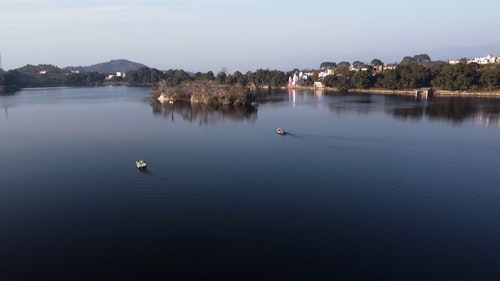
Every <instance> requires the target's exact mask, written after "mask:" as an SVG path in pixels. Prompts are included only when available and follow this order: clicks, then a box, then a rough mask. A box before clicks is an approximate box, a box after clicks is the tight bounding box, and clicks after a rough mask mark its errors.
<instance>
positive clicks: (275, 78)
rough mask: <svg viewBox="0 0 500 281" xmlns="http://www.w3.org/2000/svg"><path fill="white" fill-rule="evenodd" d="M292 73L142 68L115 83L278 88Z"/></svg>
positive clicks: (263, 70)
mask: <svg viewBox="0 0 500 281" xmlns="http://www.w3.org/2000/svg"><path fill="white" fill-rule="evenodd" d="M293 73H294V72H293V71H292V72H288V73H286V72H283V71H279V70H269V69H258V70H257V71H255V72H250V71H248V72H247V73H245V74H243V73H241V72H240V71H236V72H234V73H233V74H228V73H226V71H220V72H218V73H217V74H214V73H213V72H212V71H208V72H206V73H202V72H196V73H188V72H186V71H184V70H182V69H177V70H174V69H169V70H167V71H165V72H163V71H159V70H157V69H154V68H141V69H139V70H137V71H131V72H128V73H127V75H126V76H125V77H124V78H118V77H115V78H114V79H115V81H123V82H126V83H129V84H131V85H150V84H154V83H158V82H161V81H164V83H165V84H166V85H168V86H178V85H180V84H182V83H184V82H194V81H200V82H210V81H213V82H216V83H218V84H223V85H240V86H253V87H262V86H267V87H271V88H276V87H280V86H284V85H285V83H286V81H288V77H289V76H293Z"/></svg>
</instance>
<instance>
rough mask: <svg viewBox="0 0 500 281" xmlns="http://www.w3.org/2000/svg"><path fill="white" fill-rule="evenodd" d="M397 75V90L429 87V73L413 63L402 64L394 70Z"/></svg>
mask: <svg viewBox="0 0 500 281" xmlns="http://www.w3.org/2000/svg"><path fill="white" fill-rule="evenodd" d="M396 72H398V73H399V88H400V89H414V88H418V87H423V86H429V84H430V78H429V77H430V75H429V71H428V70H427V69H426V68H425V67H423V66H422V65H420V64H417V63H414V62H404V63H402V64H401V65H400V66H398V67H397V68H396Z"/></svg>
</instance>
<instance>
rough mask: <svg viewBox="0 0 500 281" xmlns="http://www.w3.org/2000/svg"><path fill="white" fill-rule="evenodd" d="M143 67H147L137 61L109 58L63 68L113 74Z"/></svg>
mask: <svg viewBox="0 0 500 281" xmlns="http://www.w3.org/2000/svg"><path fill="white" fill-rule="evenodd" d="M143 67H148V66H146V65H144V64H142V63H137V62H133V61H129V60H125V59H119V60H110V61H108V62H102V63H98V64H93V65H89V66H70V67H66V68H64V69H65V70H79V71H80V72H94V71H97V72H100V73H104V74H114V73H116V72H125V73H127V72H129V71H134V70H138V69H141V68H143Z"/></svg>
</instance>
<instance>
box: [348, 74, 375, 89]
mask: <svg viewBox="0 0 500 281" xmlns="http://www.w3.org/2000/svg"><path fill="white" fill-rule="evenodd" d="M351 85H352V86H353V87H354V88H356V89H368V88H371V87H372V86H373V75H372V72H371V71H356V72H355V73H354V75H353V76H352V82H351Z"/></svg>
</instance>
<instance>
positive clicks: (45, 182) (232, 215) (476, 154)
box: [0, 86, 500, 281]
mask: <svg viewBox="0 0 500 281" xmlns="http://www.w3.org/2000/svg"><path fill="white" fill-rule="evenodd" d="M149 91H150V90H149V89H148V88H132V87H117V86H115V87H111V86H110V87H91V88H85V87H75V88H72V87H61V88H36V89H24V90H22V91H20V92H17V93H15V94H12V95H4V96H0V108H1V110H2V111H3V112H1V114H0V157H1V159H3V161H4V162H3V164H2V169H1V170H0V208H1V212H0V225H1V227H2V231H1V232H0V241H1V243H0V259H1V261H2V262H1V263H0V274H1V277H0V278H1V280H128V279H135V280H208V279H213V280H483V281H484V280H499V278H500V270H499V268H500V176H499V171H500V170H499V168H500V157H499V156H500V100H496V99H480V98H464V97H455V98H437V97H434V98H433V99H432V100H416V99H415V98H414V97H410V96H396V95H366V94H359V93H354V94H336V95H325V94H324V93H321V92H313V91H298V90H297V91H284V92H282V93H277V94H272V95H268V96H266V98H265V99H263V100H262V101H261V102H259V104H258V105H257V106H256V107H249V108H238V109H232V108H228V107H220V108H213V107H207V106H201V105H193V106H191V105H188V104H177V103H176V104H164V105H162V104H160V103H158V102H156V101H153V100H152V99H151V98H150V97H149ZM278 127H283V128H286V129H287V130H288V132H289V135H285V136H279V135H277V134H276V129H277V128H278ZM138 159H144V160H146V161H147V163H148V169H147V170H145V171H139V170H137V168H136V167H135V161H136V160H138Z"/></svg>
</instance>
